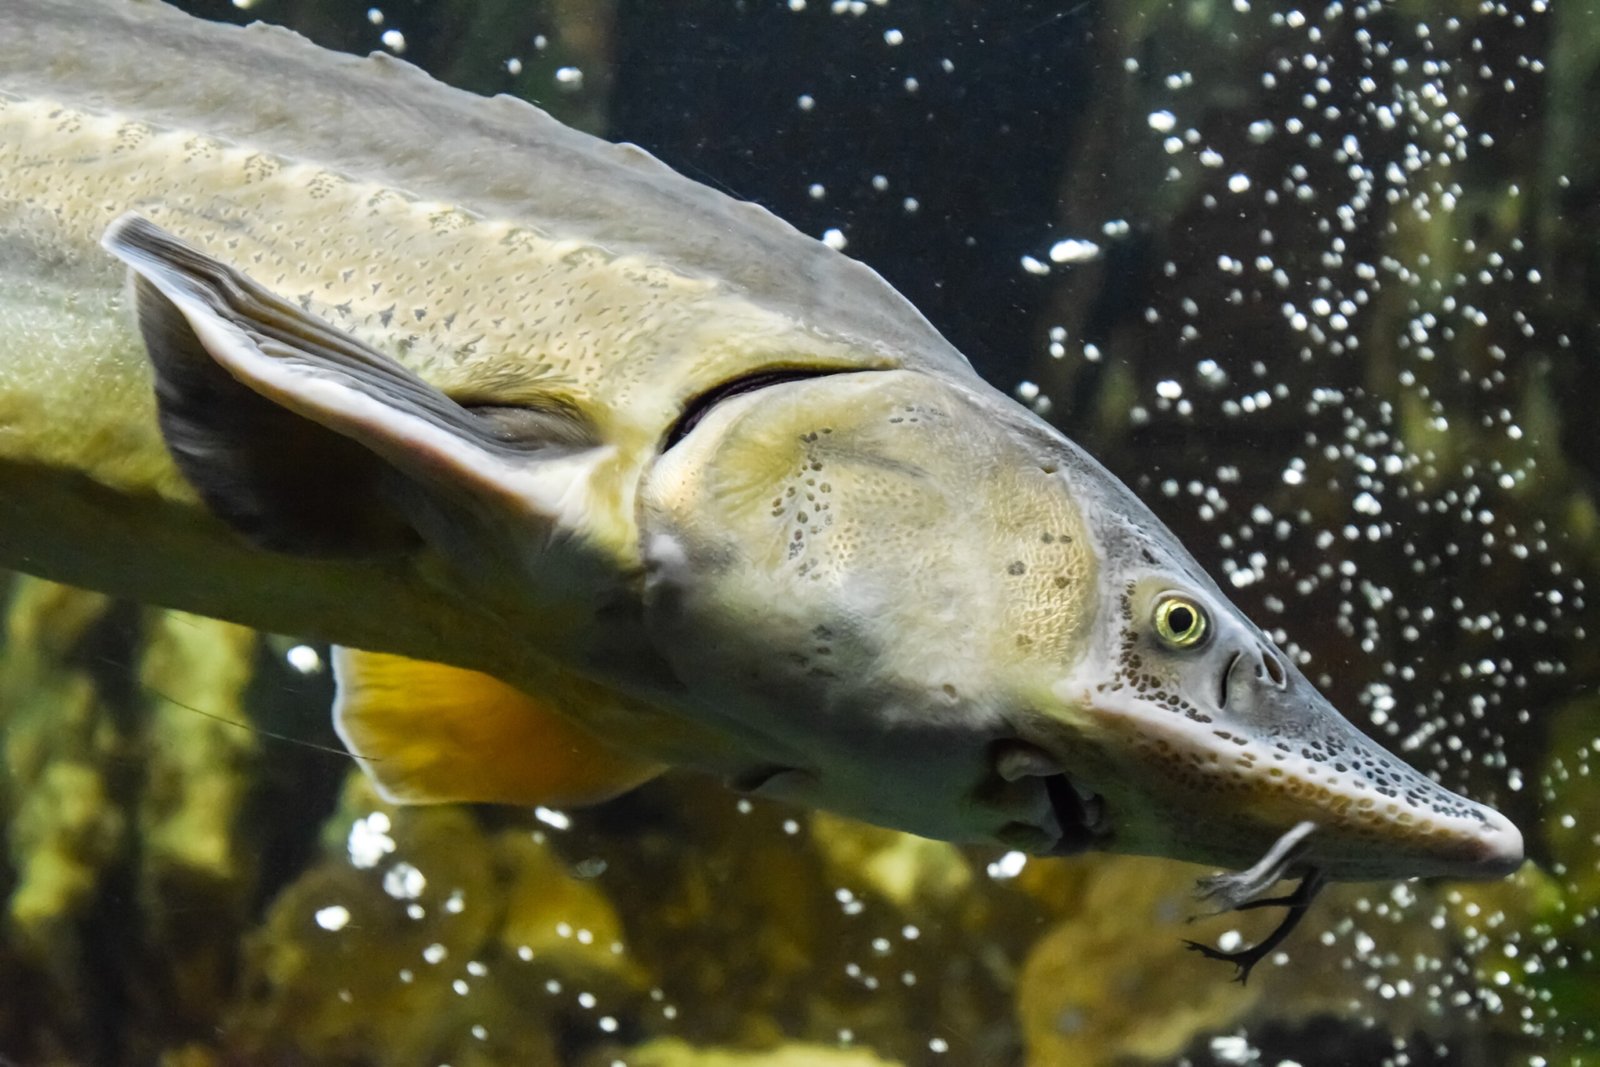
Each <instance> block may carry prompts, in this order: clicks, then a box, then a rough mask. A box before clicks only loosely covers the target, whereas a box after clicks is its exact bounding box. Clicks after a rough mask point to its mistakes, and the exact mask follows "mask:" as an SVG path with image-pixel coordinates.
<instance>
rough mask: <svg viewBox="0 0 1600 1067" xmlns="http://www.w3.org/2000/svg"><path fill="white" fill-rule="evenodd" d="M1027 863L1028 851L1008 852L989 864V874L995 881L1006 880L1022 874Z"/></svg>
mask: <svg viewBox="0 0 1600 1067" xmlns="http://www.w3.org/2000/svg"><path fill="white" fill-rule="evenodd" d="M1027 865H1028V856H1027V853H1024V852H1007V853H1006V854H1005V855H1004V856H1001V857H1000V858H999V859H997V860H995V861H994V862H993V863H991V864H989V867H988V874H989V877H990V878H993V879H994V880H995V881H997V882H1004V881H1007V880H1009V879H1012V878H1015V877H1016V876H1017V875H1019V874H1021V873H1022V869H1023V868H1024V867H1026V866H1027Z"/></svg>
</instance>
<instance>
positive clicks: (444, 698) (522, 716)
mask: <svg viewBox="0 0 1600 1067" xmlns="http://www.w3.org/2000/svg"><path fill="white" fill-rule="evenodd" d="M333 666H334V672H335V675H336V677H337V678H338V682H339V693H338V697H337V698H336V700H335V702H334V712H333V714H334V720H333V721H334V728H335V729H336V730H338V732H339V736H340V737H341V738H343V739H344V743H345V745H346V747H348V748H349V749H350V751H351V753H353V754H354V755H355V756H357V757H358V760H359V762H360V764H361V767H362V769H363V770H365V771H366V772H367V774H368V775H369V776H370V777H371V778H372V780H373V782H374V784H376V785H377V787H378V791H379V792H380V793H382V794H383V795H384V796H385V797H386V798H388V799H389V800H392V801H395V802H397V803H404V804H440V803H450V802H467V803H485V804H523V805H533V804H547V805H550V806H553V807H562V806H574V805H581V804H593V803H598V802H599V801H602V800H607V799H609V798H611V797H614V796H617V795H618V794H620V793H625V792H627V791H628V790H629V789H632V788H633V787H635V786H637V785H640V784H642V783H644V782H646V781H648V780H649V779H651V778H653V777H655V776H656V775H657V774H659V773H660V772H661V770H662V768H661V766H660V765H659V764H655V763H650V762H648V761H645V760H640V759H635V758H633V757H631V756H628V755H625V754H624V753H622V752H619V751H617V750H616V749H615V748H613V747H612V746H610V745H608V744H606V743H604V742H603V741H601V740H600V739H599V738H598V737H596V736H595V735H594V734H592V733H590V732H588V731H587V730H585V729H583V728H582V727H581V726H578V725H577V724H576V723H574V722H572V721H571V720H570V719H568V718H566V717H565V716H563V715H561V714H560V713H558V712H556V711H555V710H553V709H552V708H551V707H550V706H549V705H547V704H545V703H543V702H541V701H540V700H538V699H536V698H534V697H532V696H529V695H528V694H526V693H524V692H522V691H521V690H519V689H515V688H513V687H512V686H509V685H507V684H506V683H504V682H502V681H499V680H498V679H495V678H491V677H490V676H488V675H486V674H479V673H478V672H476V671H469V670H463V669H461V668H459V667H447V666H444V665H443V664H439V663H424V662H421V661H419V660H413V659H406V658H404V657H401V656H391V655H385V654H381V653H376V652H361V651H356V650H354V649H347V648H336V649H334V655H333Z"/></svg>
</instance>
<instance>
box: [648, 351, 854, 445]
mask: <svg viewBox="0 0 1600 1067" xmlns="http://www.w3.org/2000/svg"><path fill="white" fill-rule="evenodd" d="M859 370H861V368H859V367H829V368H826V369H823V368H817V367H767V368H764V369H762V370H757V371H752V372H751V373H749V374H742V375H740V376H739V377H737V378H731V379H729V380H728V381H725V382H721V383H720V384H717V385H714V386H712V387H711V388H709V389H707V390H705V391H703V392H701V393H697V394H695V395H694V396H692V397H690V398H689V400H688V402H687V403H685V404H684V405H683V410H682V411H681V412H679V414H678V417H677V418H676V419H675V420H673V423H672V425H671V426H669V427H667V432H666V434H665V436H663V437H662V439H661V449H660V450H661V451H662V452H666V451H667V450H668V449H670V448H672V446H673V445H676V444H677V443H678V442H679V441H682V440H683V439H684V438H685V437H687V436H689V431H690V430H693V429H694V428H695V427H696V426H698V425H699V424H700V422H701V421H702V420H703V419H704V418H705V417H706V416H707V415H708V414H710V413H711V409H712V408H714V407H716V406H717V405H718V404H720V403H722V402H723V401H724V400H731V399H732V398H733V397H736V396H742V395H743V394H745V393H753V392H755V391H757V390H758V389H765V388H767V387H768V386H772V385H783V384H784V383H786V382H798V381H804V380H806V379H807V378H823V377H826V376H828V375H830V374H847V373H850V372H852V371H859Z"/></svg>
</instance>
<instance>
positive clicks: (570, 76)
mask: <svg viewBox="0 0 1600 1067" xmlns="http://www.w3.org/2000/svg"><path fill="white" fill-rule="evenodd" d="M556 84H557V85H559V86H561V88H563V89H567V90H577V89H582V88H583V71H581V70H579V69H578V68H577V67H561V68H559V69H558V70H557V71H556Z"/></svg>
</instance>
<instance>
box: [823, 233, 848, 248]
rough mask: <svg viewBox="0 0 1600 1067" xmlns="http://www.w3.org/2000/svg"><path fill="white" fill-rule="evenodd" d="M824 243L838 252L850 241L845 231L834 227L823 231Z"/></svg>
mask: <svg viewBox="0 0 1600 1067" xmlns="http://www.w3.org/2000/svg"><path fill="white" fill-rule="evenodd" d="M822 243H823V244H825V245H827V246H828V247H829V248H831V249H833V250H834V251H835V252H837V251H839V250H840V249H842V248H844V246H845V245H846V244H847V243H848V242H847V241H846V240H845V236H844V231H842V230H840V229H839V228H838V227H833V228H831V229H827V230H824V231H823V232H822Z"/></svg>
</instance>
